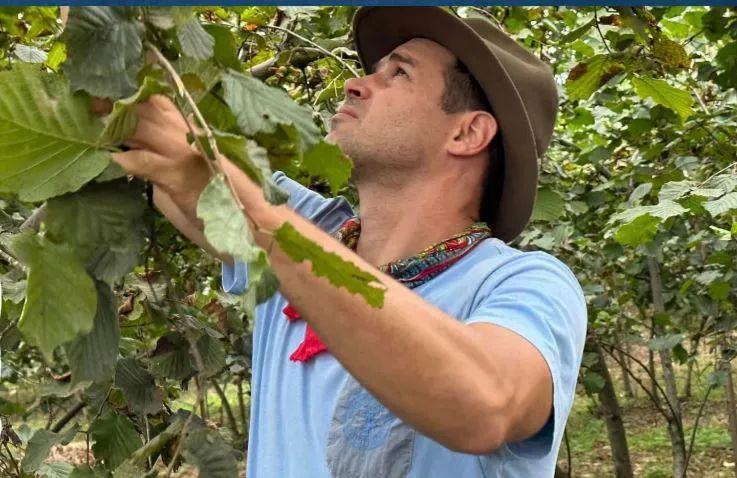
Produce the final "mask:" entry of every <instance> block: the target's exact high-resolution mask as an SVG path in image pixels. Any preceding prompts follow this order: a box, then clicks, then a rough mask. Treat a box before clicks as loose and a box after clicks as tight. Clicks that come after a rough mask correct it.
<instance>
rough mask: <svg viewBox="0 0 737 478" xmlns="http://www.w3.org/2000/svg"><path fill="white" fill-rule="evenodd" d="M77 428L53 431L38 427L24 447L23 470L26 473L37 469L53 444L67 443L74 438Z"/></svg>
mask: <svg viewBox="0 0 737 478" xmlns="http://www.w3.org/2000/svg"><path fill="white" fill-rule="evenodd" d="M77 430H79V427H78V426H76V425H75V426H74V427H72V428H70V429H69V430H67V431H65V432H62V433H54V432H52V431H49V430H43V429H39V430H37V431H36V433H34V434H33V436H32V437H31V439H30V440H29V442H28V446H27V447H26V452H25V455H24V456H23V461H22V462H21V466H22V467H23V471H26V472H28V473H34V472H36V471H38V469H39V468H40V467H41V464H42V463H43V462H44V460H46V457H47V456H49V452H50V451H51V448H53V446H54V445H56V444H58V443H61V444H62V445H66V444H68V443H69V442H70V441H72V440H73V439H74V436H75V435H76V434H77Z"/></svg>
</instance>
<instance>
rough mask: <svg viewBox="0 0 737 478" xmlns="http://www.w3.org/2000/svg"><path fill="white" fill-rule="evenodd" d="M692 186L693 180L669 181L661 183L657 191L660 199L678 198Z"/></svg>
mask: <svg viewBox="0 0 737 478" xmlns="http://www.w3.org/2000/svg"><path fill="white" fill-rule="evenodd" d="M693 186H694V183H693V181H670V182H667V183H665V184H663V187H662V188H660V192H659V193H658V199H659V200H660V201H665V200H676V199H680V198H682V197H683V196H685V195H686V193H688V192H689V191H690V190H691V188H692V187H693Z"/></svg>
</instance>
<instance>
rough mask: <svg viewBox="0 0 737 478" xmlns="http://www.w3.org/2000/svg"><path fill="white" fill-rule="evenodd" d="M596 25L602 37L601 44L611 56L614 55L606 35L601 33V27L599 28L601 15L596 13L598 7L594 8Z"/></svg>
mask: <svg viewBox="0 0 737 478" xmlns="http://www.w3.org/2000/svg"><path fill="white" fill-rule="evenodd" d="M594 25H596V30H597V31H598V32H599V36H600V37H601V42H602V43H603V44H604V47H606V51H608V52H609V54H610V55H611V54H612V50H610V49H609V45H608V44H607V42H606V39H605V38H604V34H603V33H602V32H601V26H599V15H598V13H597V11H596V7H594Z"/></svg>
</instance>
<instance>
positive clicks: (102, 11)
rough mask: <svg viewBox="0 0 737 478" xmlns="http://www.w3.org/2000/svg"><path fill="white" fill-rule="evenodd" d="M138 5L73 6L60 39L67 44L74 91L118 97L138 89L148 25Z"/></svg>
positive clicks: (69, 70) (104, 96)
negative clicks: (137, 17)
mask: <svg viewBox="0 0 737 478" xmlns="http://www.w3.org/2000/svg"><path fill="white" fill-rule="evenodd" d="M138 12H139V9H138V8H136V7H124V6H118V7H103V6H98V7H82V6H72V7H70V9H69V20H68V22H67V25H66V28H65V29H64V32H63V33H62V35H61V37H60V38H59V39H60V41H62V42H64V43H65V44H66V46H67V61H66V62H65V63H64V71H65V72H66V74H67V75H68V76H69V79H70V81H71V86H72V90H73V91H79V90H84V91H86V92H87V93H89V94H91V95H92V96H97V97H101V98H110V99H112V100H118V99H120V98H125V97H126V96H130V95H132V94H134V93H135V92H136V90H137V89H138V82H137V81H136V74H137V73H138V71H139V70H140V69H141V68H142V67H143V42H142V39H143V34H144V27H143V24H142V23H141V22H139V21H138V20H137V19H136V16H137V15H138Z"/></svg>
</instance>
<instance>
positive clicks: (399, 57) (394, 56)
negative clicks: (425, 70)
mask: <svg viewBox="0 0 737 478" xmlns="http://www.w3.org/2000/svg"><path fill="white" fill-rule="evenodd" d="M386 61H395V62H397V63H404V64H406V65H409V66H413V67H416V66H417V62H416V61H415V59H414V58H412V57H411V56H408V55H403V54H401V53H397V52H392V53H391V54H390V55H389V58H382V59H381V60H379V61H377V62H376V63H374V65H373V66H372V67H371V72H372V73H375V72H376V70H378V69H379V68H380V67H381V65H383V64H384V62H386Z"/></svg>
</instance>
